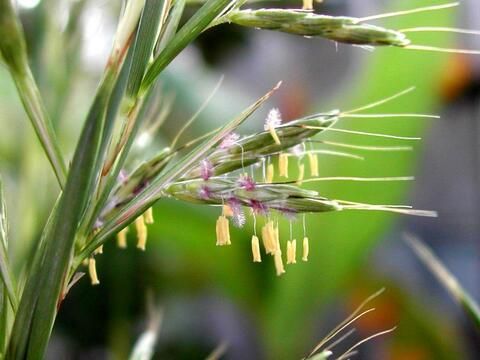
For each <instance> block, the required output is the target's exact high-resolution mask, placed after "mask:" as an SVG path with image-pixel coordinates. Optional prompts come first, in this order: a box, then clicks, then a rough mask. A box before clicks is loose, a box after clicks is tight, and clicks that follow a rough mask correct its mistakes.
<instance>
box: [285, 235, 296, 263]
mask: <svg viewBox="0 0 480 360" xmlns="http://www.w3.org/2000/svg"><path fill="white" fill-rule="evenodd" d="M296 257H297V240H295V239H294V240H291V241H289V242H287V264H296V263H297V259H296Z"/></svg>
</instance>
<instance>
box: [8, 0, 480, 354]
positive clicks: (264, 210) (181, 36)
mask: <svg viewBox="0 0 480 360" xmlns="http://www.w3.org/2000/svg"><path fill="white" fill-rule="evenodd" d="M75 3H82V4H83V1H82V2H75ZM190 3H191V2H190V1H184V0H175V1H170V0H129V1H125V2H124V8H123V11H122V15H121V17H120V18H119V19H118V21H117V23H118V26H117V29H116V32H115V35H114V38H113V44H112V47H111V49H110V50H108V49H107V50H108V52H107V53H109V54H110V55H109V56H108V58H106V59H104V61H105V67H104V69H103V73H102V74H100V76H99V78H100V80H99V83H98V86H97V88H96V91H95V92H94V94H92V97H91V99H89V103H90V104H91V105H90V107H89V108H88V109H80V110H79V113H80V114H83V113H85V114H86V116H85V121H84V122H83V125H82V130H81V131H80V132H79V134H78V138H77V139H76V140H75V141H74V142H73V143H75V144H76V145H75V147H74V148H69V153H72V154H73V155H72V156H71V157H70V158H68V159H67V158H64V154H63V153H62V151H61V148H60V146H59V145H58V143H57V141H56V134H55V131H54V127H53V125H52V122H54V121H56V120H61V119H57V118H60V117H61V116H60V115H58V114H57V116H53V117H52V120H54V121H51V120H50V115H49V113H48V107H47V106H45V101H44V100H43V97H42V94H41V92H40V90H39V88H40V87H39V86H38V85H37V83H36V80H35V78H34V76H33V74H32V71H31V69H30V65H29V61H30V60H31V59H29V58H28V54H30V53H32V54H39V53H40V52H38V49H29V50H30V51H27V45H26V44H27V42H26V41H25V36H24V33H23V29H22V26H21V22H20V19H19V17H18V15H17V13H16V12H15V9H14V6H13V2H12V0H0V60H1V61H2V63H3V64H4V65H6V69H7V71H8V72H9V74H10V76H11V78H12V79H13V81H14V83H15V86H16V89H17V92H18V97H19V99H20V100H21V102H22V105H23V108H24V110H25V112H26V114H27V116H28V118H29V120H30V122H31V123H32V125H33V128H34V130H35V133H36V135H37V138H38V139H39V141H40V144H41V145H42V148H43V151H44V153H45V155H46V157H47V159H48V160H49V162H50V164H51V167H52V169H53V173H54V175H55V176H56V178H57V180H58V184H59V187H60V190H59V192H58V193H57V194H55V195H58V196H57V201H56V202H55V205H54V206H53V207H52V209H51V212H50V214H49V216H48V220H47V221H46V223H45V225H44V228H43V232H42V236H41V237H40V238H39V239H38V241H36V242H32V246H31V248H29V249H28V250H29V252H28V253H29V254H31V257H29V260H28V262H26V263H25V264H20V263H19V262H18V261H15V262H14V261H9V259H8V257H9V254H10V253H15V251H9V249H8V243H7V241H6V239H4V237H6V231H5V229H4V227H5V224H4V223H5V221H4V218H3V217H4V211H3V209H4V206H3V205H1V206H0V220H1V223H0V225H1V226H0V275H1V278H0V280H1V281H2V284H0V285H2V286H0V300H2V304H0V305H1V306H2V310H4V309H6V312H5V313H7V316H0V357H2V358H5V359H6V360H10V359H29V360H30V359H41V358H44V357H45V356H46V355H45V354H46V351H47V346H48V342H49V339H50V336H51V334H52V329H53V328H54V323H55V320H56V317H57V314H58V312H59V310H60V309H61V305H62V303H63V300H64V299H65V297H66V296H67V293H68V291H69V290H70V288H71V287H72V286H73V285H74V284H75V283H76V282H77V281H78V280H79V279H80V278H81V277H82V274H83V272H82V270H83V269H84V268H86V270H87V271H88V274H89V277H90V281H91V283H92V284H93V285H97V284H99V279H98V276H97V270H96V262H95V256H96V255H99V254H101V253H102V252H103V246H104V245H105V244H106V243H107V242H108V241H110V240H111V239H114V238H115V236H116V239H117V240H116V241H117V245H118V247H119V248H126V247H127V232H128V227H129V226H131V225H132V226H134V227H135V229H136V235H137V245H136V246H137V248H138V249H140V250H142V251H143V250H145V249H146V243H147V233H148V228H147V225H149V224H152V223H153V222H154V219H153V212H152V206H154V204H155V203H156V202H157V201H162V200H165V199H168V198H169V199H174V200H178V201H184V202H189V203H193V204H197V205H199V206H213V207H216V208H217V209H221V214H220V216H219V217H218V219H217V221H216V245H218V246H225V245H231V243H232V242H231V238H230V220H231V221H232V224H233V225H235V226H238V227H242V226H244V225H245V224H247V222H248V221H251V220H253V223H254V231H253V233H254V234H253V235H252V238H251V244H250V245H251V251H252V258H253V261H254V262H261V261H262V258H261V249H260V240H261V241H262V244H263V248H264V250H265V253H266V254H267V255H271V256H272V258H273V259H272V260H273V264H274V267H275V272H276V274H277V275H282V274H284V273H285V266H284V261H286V263H287V264H295V263H296V261H297V243H296V240H295V239H294V236H293V231H292V230H291V231H290V237H289V238H288V241H282V240H283V239H280V236H279V235H280V234H279V223H280V226H281V222H282V221H284V220H287V221H290V223H291V224H293V223H294V220H295V219H296V218H297V217H298V216H302V217H303V218H304V219H305V216H314V215H316V216H320V215H319V214H322V213H326V212H329V213H334V212H339V211H342V212H345V211H365V212H366V211H380V212H390V213H395V214H402V215H414V216H430V217H432V216H436V213H435V212H433V211H428V210H417V209H413V208H411V207H410V206H408V205H403V204H389V205H385V204H369V203H363V202H358V201H356V202H354V201H351V199H337V198H336V197H333V196H331V194H329V193H327V189H324V188H321V187H320V186H317V187H316V188H315V189H316V190H312V189H311V188H309V187H310V185H312V184H316V185H319V184H321V183H323V182H327V181H328V182H330V181H335V182H340V181H343V182H361V183H367V182H374V183H378V182H392V181H411V180H413V178H412V177H410V176H395V177H391V176H388V174H386V175H387V176H377V177H360V176H355V174H351V175H350V176H346V175H344V174H341V176H328V177H320V176H319V161H321V160H322V159H323V157H327V156H328V157H341V158H342V159H343V160H344V161H362V160H365V161H367V160H368V159H367V156H364V155H365V154H368V153H369V152H386V151H388V152H392V151H409V150H411V146H399V145H398V144H392V146H377V144H370V145H364V144H362V145H357V144H355V139H358V138H359V137H363V138H365V139H369V138H376V139H383V140H384V141H395V142H404V143H405V142H412V141H418V140H419V138H417V137H408V136H403V135H401V134H398V135H397V134H386V133H373V132H370V133H369V132H363V131H357V130H352V129H349V128H344V127H341V126H340V125H341V123H342V119H347V118H348V119H350V120H351V121H363V119H365V118H375V119H382V118H393V117H395V118H399V119H400V118H406V117H409V118H412V117H414V118H436V116H433V115H429V114H416V113H388V114H382V113H377V114H372V113H370V112H368V113H366V112H365V110H371V109H374V108H377V107H379V106H381V105H383V104H385V103H387V102H389V101H394V100H395V99H397V98H398V97H400V96H404V95H406V94H407V93H409V92H410V91H412V89H407V90H405V91H402V92H399V93H398V94H394V95H392V96H390V97H387V98H385V99H381V100H379V101H377V102H374V103H372V104H368V105H365V106H362V107H359V108H357V109H353V110H350V111H341V110H339V109H334V110H331V111H325V112H319V113H315V114H311V115H307V116H304V117H298V118H295V119H283V120H288V121H282V114H281V113H280V111H279V110H278V109H277V108H273V109H271V110H270V111H269V112H268V115H267V117H266V119H265V121H264V124H263V127H259V128H258V129H257V131H255V132H248V133H245V134H242V133H241V131H242V130H241V129H242V128H241V125H242V124H243V123H244V122H246V121H247V120H248V119H250V118H252V117H255V116H256V113H255V112H256V111H257V110H258V109H259V108H260V107H261V106H263V105H265V104H266V102H267V101H268V100H269V99H270V98H271V97H272V96H273V94H274V93H275V91H276V90H277V89H278V88H279V87H280V85H281V82H279V83H278V84H277V85H275V86H274V87H273V88H272V89H271V90H269V91H268V92H266V93H265V95H263V96H261V97H260V98H258V99H257V100H256V101H254V102H253V103H252V104H250V105H249V106H248V107H246V108H245V109H244V110H243V111H242V112H240V113H239V114H238V115H237V116H235V117H233V118H232V119H231V120H230V121H225V119H215V120H216V121H217V120H218V121H219V123H222V126H221V127H219V128H218V129H214V130H211V131H209V132H207V133H206V134H204V135H200V136H198V137H197V138H194V139H189V140H187V141H185V142H182V141H183V136H184V135H186V134H187V132H186V129H187V128H188V127H189V126H190V125H191V124H192V123H193V122H194V121H195V120H196V119H197V118H198V115H199V114H200V113H201V112H202V111H203V109H204V108H205V106H206V104H207V103H208V100H209V99H210V98H211V97H213V94H214V93H215V91H214V92H213V93H212V95H211V96H210V97H209V98H208V99H207V101H206V102H205V104H204V105H202V106H201V107H200V109H198V111H197V112H196V113H195V114H194V115H193V116H192V117H191V119H190V120H188V121H187V122H186V123H185V124H180V126H179V131H178V133H177V134H176V135H175V136H172V138H173V139H167V140H168V141H167V142H166V143H165V145H167V144H168V146H165V147H164V148H161V147H160V144H161V140H160V139H161V137H158V140H159V141H155V142H154V141H151V142H150V141H149V139H153V138H154V135H155V131H157V130H158V128H159V127H160V126H161V125H162V124H163V123H164V122H170V121H172V124H173V125H174V126H176V125H178V119H171V117H172V116H171V111H170V110H171V107H172V104H173V97H172V96H168V95H167V96H165V93H164V89H163V88H162V84H157V83H159V82H158V81H157V80H158V79H159V76H160V75H165V74H164V70H165V69H166V67H167V66H168V65H169V64H170V63H172V61H174V59H175V58H176V57H177V56H178V55H179V54H180V53H181V52H182V51H183V50H184V49H185V48H186V47H187V46H189V45H190V44H191V43H192V42H193V41H194V40H195V39H196V38H197V37H198V36H199V35H200V34H202V33H203V32H206V31H208V30H209V29H210V28H212V27H214V26H216V25H219V24H228V23H233V24H237V25H241V26H245V27H251V28H258V29H267V30H274V31H280V32H284V33H289V34H294V35H299V36H306V37H323V38H326V39H329V40H332V41H335V42H342V43H347V44H354V45H360V46H363V47H368V48H370V47H378V46H384V47H388V46H392V47H398V48H402V49H409V50H424V51H444V52H456V53H468V54H476V53H479V52H478V51H477V50H463V49H447V48H435V47H432V46H429V45H423V44H416V43H414V41H413V40H411V38H410V35H411V34H412V33H415V32H442V33H443V32H451V33H462V34H470V35H479V34H480V33H479V32H477V31H473V30H463V29H452V28H446V27H435V26H430V27H411V28H408V29H390V28H385V27H382V26H378V25H375V24H373V22H374V21H376V20H379V19H383V18H388V17H394V16H407V15H409V14H413V13H418V12H427V13H428V12H430V11H440V10H443V9H448V8H451V7H453V6H456V5H457V4H456V3H451V4H444V5H436V6H427V7H423V8H418V9H412V10H407V11H400V12H394V13H387V14H380V15H374V16H369V17H365V18H355V17H345V16H327V15H321V14H315V13H313V11H311V9H312V7H313V6H312V5H313V4H312V1H307V0H305V1H304V2H303V7H304V10H297V9H257V10H251V9H241V7H242V6H243V5H245V3H246V1H243V0H233V1H232V0H206V1H203V0H202V1H201V3H202V6H201V7H199V8H198V9H196V10H195V11H194V12H193V15H191V14H192V12H191V11H185V7H186V6H187V5H190ZM50 7H52V8H56V2H55V1H53V2H52V1H43V2H41V4H40V5H39V7H38V9H39V10H38V11H39V13H38V14H41V16H39V17H38V18H39V19H40V18H41V19H44V18H45V16H44V14H46V13H47V12H46V11H45V9H49V8H50ZM32 11H37V10H32ZM69 11H70V9H69ZM184 13H185V15H191V16H190V17H189V18H188V19H185V18H186V17H187V16H184ZM36 14H37V13H36ZM69 15H70V13H69ZM182 19H185V21H181V20H182ZM42 21H43V20H42ZM35 23H36V21H35V22H32V24H29V25H30V26H34V25H35ZM46 28H47V26H46ZM48 30H49V32H52V33H53V32H54V31H55V27H51V28H50V27H49V26H48ZM50 35H52V34H50V33H49V36H48V37H45V39H43V38H41V40H42V41H38V44H42V43H43V40H45V41H46V40H47V38H48V39H50V38H62V39H63V37H64V36H65V39H66V40H65V39H64V40H65V44H67V42H68V41H67V40H70V38H69V36H70V35H69V31H67V30H66V31H65V33H59V34H57V35H56V36H53V35H52V36H50ZM34 40H35V41H32V42H31V43H32V44H33V43H35V44H36V43H37V41H36V40H37V38H36V37H35V39H34ZM64 40H62V41H64ZM59 53H61V55H62V56H63V55H65V54H63V52H62V51H60V52H59ZM65 53H68V51H67V49H65ZM49 55H50V54H49ZM53 55H54V56H53ZM70 55H71V54H70ZM52 56H53V57H56V56H60V55H59V54H57V53H55V54H52ZM67 57H68V56H66V58H67ZM44 60H45V59H43V57H42V62H43V61H44ZM42 62H39V63H38V64H37V65H38V66H39V70H40V71H44V70H49V69H41V65H42ZM69 70H70V69H68V71H65V72H66V73H67V74H68V76H69V77H71V76H72V74H70V72H69ZM45 72H46V73H48V72H49V71H45ZM169 76H170V75H169ZM162 77H164V76H162ZM167 77H168V76H167ZM46 78H48V76H46ZM55 82H56V79H55ZM42 85H44V86H47V85H50V82H49V81H44V82H43V83H42ZM62 86H63V85H62ZM219 86H220V83H219V84H218V85H217V87H216V88H217V89H218V88H219ZM42 87H43V86H42ZM62 90H63V87H62ZM60 91H61V90H60V87H59V88H56V87H55V88H53V91H52V93H54V94H56V95H61V94H59V92H60ZM87 95H88V94H87ZM49 105H50V104H49ZM58 113H59V114H60V113H61V112H58ZM256 120H257V122H256V123H257V124H259V123H261V122H262V118H257V119H256ZM54 123H55V124H56V122H54ZM59 128H60V126H59ZM336 133H338V134H349V135H351V139H352V142H353V143H348V141H345V142H336V141H330V139H326V138H325V137H326V136H328V135H329V134H336ZM166 134H169V132H168V131H167V132H165V133H164V134H162V135H166ZM166 136H168V135H166ZM145 139H147V140H148V141H147V140H145ZM69 140H70V138H66V139H65V140H64V141H63V143H65V144H70V143H71V142H70V141H69ZM407 145H408V144H407ZM147 147H148V148H147ZM140 148H141V151H137V150H138V149H140ZM71 150H73V151H71ZM12 153H14V154H15V156H17V152H12ZM18 153H21V152H18ZM151 153H154V154H155V155H154V156H151V157H149V156H148V154H151ZM305 155H306V156H305ZM307 158H308V160H307ZM277 161H278V167H277V169H275V165H276V164H277ZM289 161H290V162H295V161H296V162H297V164H298V173H299V176H298V178H296V179H294V180H289V175H290V174H289ZM307 161H308V167H309V169H307V170H306V169H305V166H306V165H307ZM66 164H68V165H69V166H66ZM274 164H275V165H274ZM291 170H293V168H292V169H291ZM308 170H309V171H308ZM306 173H308V174H309V175H310V177H308V176H307V174H306ZM42 175H43V174H42ZM275 175H277V176H275ZM47 188H48V187H47ZM0 197H1V192H0ZM2 201H3V200H2ZM164 215H165V216H166V217H168V215H169V214H164ZM162 220H163V217H162ZM257 220H258V221H261V222H262V223H263V224H264V226H263V227H262V229H261V239H259V237H257V234H256V222H257ZM165 221H168V220H165ZM212 228H213V220H212ZM303 230H304V231H303V235H302V236H303V241H302V257H301V259H302V260H303V261H307V260H308V257H309V239H308V237H307V234H306V231H305V220H304V229H303ZM297 238H298V235H297ZM315 240H316V241H317V240H318V241H321V239H315ZM234 243H235V244H236V243H237V242H236V241H235V242H234ZM211 245H212V246H213V244H211ZM299 245H300V244H299ZM106 249H107V248H106ZM282 249H284V250H285V255H286V258H285V259H284V258H283V256H282ZM23 253H26V252H23ZM10 264H15V266H11V265H10ZM18 269H21V271H17V270H18ZM272 273H273V271H272ZM16 277H18V279H16ZM2 289H4V290H5V291H3V290H2ZM3 294H5V296H3ZM4 298H6V299H7V298H8V299H7V300H8V301H3V299H4ZM355 316H357V317H358V316H361V315H358V314H354V316H353V318H352V319H349V320H348V321H347V322H346V323H345V324H343V325H342V326H343V327H342V326H341V328H342V329H343V328H344V326H346V325H347V324H350V323H351V321H354V320H355V319H356V318H357V317H355ZM379 334H381V333H379ZM335 335H336V333H335V334H333V335H332V337H334V336H335ZM377 335H378V334H377ZM332 337H330V338H332ZM327 341H328V340H327ZM323 345H324V343H322V344H321V345H320V346H319V349H320V348H322V349H323V350H322V351H323V352H322V354H327V353H329V351H330V350H329V349H325V348H323V347H322V346H323ZM357 345H358V344H357ZM357 345H355V346H353V347H352V348H351V349H350V350H348V351H347V352H346V353H344V354H343V355H340V357H338V359H346V358H348V357H349V356H350V355H352V354H353V353H355V352H356V350H355V349H356V346H357ZM149 347H150V346H149ZM317 350H318V349H317ZM314 353H317V351H314ZM312 355H313V353H312Z"/></svg>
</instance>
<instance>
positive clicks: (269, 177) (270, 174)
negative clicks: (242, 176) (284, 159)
mask: <svg viewBox="0 0 480 360" xmlns="http://www.w3.org/2000/svg"><path fill="white" fill-rule="evenodd" d="M274 173H275V168H274V166H273V164H268V165H267V174H266V177H265V182H266V183H267V184H271V183H272V182H273V176H274Z"/></svg>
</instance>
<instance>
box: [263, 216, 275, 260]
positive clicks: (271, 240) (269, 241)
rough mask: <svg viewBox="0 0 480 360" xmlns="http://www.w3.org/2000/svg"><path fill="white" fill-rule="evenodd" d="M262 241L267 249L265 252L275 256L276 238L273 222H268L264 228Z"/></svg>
mask: <svg viewBox="0 0 480 360" xmlns="http://www.w3.org/2000/svg"><path fill="white" fill-rule="evenodd" d="M262 241H263V246H264V248H265V252H266V253H267V254H269V255H273V254H275V250H276V248H277V246H276V236H275V228H274V226H273V221H271V220H270V221H268V222H267V223H266V224H265V226H264V227H263V228H262Z"/></svg>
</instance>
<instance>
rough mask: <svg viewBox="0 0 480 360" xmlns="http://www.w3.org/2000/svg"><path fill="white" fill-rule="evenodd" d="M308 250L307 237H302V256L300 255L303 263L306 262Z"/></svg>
mask: <svg viewBox="0 0 480 360" xmlns="http://www.w3.org/2000/svg"><path fill="white" fill-rule="evenodd" d="M309 250H310V248H309V245H308V237H306V236H305V237H304V238H303V254H302V260H303V261H308V252H309Z"/></svg>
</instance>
